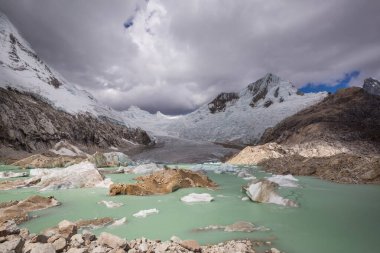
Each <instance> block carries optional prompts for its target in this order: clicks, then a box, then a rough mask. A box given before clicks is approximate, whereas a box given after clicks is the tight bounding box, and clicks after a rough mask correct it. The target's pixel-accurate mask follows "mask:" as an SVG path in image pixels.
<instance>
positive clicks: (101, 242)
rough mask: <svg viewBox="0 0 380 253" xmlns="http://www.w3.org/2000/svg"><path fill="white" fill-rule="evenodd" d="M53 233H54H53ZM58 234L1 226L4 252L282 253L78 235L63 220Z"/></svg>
mask: <svg viewBox="0 0 380 253" xmlns="http://www.w3.org/2000/svg"><path fill="white" fill-rule="evenodd" d="M50 231H51V230H50ZM55 231H56V232H55V233H50V234H31V233H29V231H28V230H27V229H26V228H22V229H20V228H19V227H18V226H17V225H16V223H15V222H14V221H13V220H10V221H6V222H4V223H2V224H0V252H15V253H55V252H67V253H90V252H92V253H123V252H128V253H140V252H141V253H145V252H152V253H153V252H154V253H161V252H172V253H175V252H183V253H185V252H204V253H207V252H209V253H219V252H226V253H227V252H242V253H254V252H256V251H255V247H261V246H264V245H265V246H266V247H268V249H267V250H266V251H265V252H268V253H280V251H279V250H277V249H276V248H270V247H271V242H263V241H251V240H231V241H226V242H221V243H218V244H213V245H205V246H201V245H199V243H198V242H197V241H195V240H181V239H180V238H178V237H176V236H172V238H171V239H170V240H169V241H161V240H149V239H146V238H139V239H134V240H129V241H127V240H126V239H123V238H120V237H118V236H115V235H112V234H110V233H106V232H103V233H101V234H100V235H99V236H96V235H94V234H93V233H91V232H90V231H88V230H83V231H82V233H78V227H77V225H76V224H75V223H72V222H70V221H66V220H64V221H61V222H60V223H59V224H58V227H57V230H55Z"/></svg>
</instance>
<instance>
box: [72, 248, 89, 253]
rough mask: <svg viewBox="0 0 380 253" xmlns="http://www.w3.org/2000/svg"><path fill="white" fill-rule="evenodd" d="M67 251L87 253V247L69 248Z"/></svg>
mask: <svg viewBox="0 0 380 253" xmlns="http://www.w3.org/2000/svg"><path fill="white" fill-rule="evenodd" d="M67 253H88V249H85V248H80V249H77V248H70V249H69V250H68V251H67Z"/></svg>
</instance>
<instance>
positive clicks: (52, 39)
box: [0, 0, 380, 114]
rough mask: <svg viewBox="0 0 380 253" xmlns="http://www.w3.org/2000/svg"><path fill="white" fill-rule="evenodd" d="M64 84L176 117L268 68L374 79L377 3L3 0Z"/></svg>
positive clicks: (290, 75) (301, 81) (116, 103)
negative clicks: (353, 73)
mask: <svg viewBox="0 0 380 253" xmlns="http://www.w3.org/2000/svg"><path fill="white" fill-rule="evenodd" d="M0 10H1V11H2V12H4V13H5V14H6V15H7V16H8V17H9V18H10V19H11V21H12V22H13V23H14V24H15V25H16V26H17V28H18V29H19V30H20V32H21V33H22V34H23V35H24V37H25V38H26V39H27V40H28V41H29V42H30V43H31V45H32V47H33V48H34V49H35V50H36V51H37V53H38V54H39V55H40V56H41V58H43V59H44V60H45V61H47V62H48V63H49V64H50V65H51V66H53V67H54V68H55V69H56V70H58V71H59V72H60V73H62V75H63V76H64V77H65V78H66V79H67V80H69V81H71V82H73V83H75V84H77V85H78V86H80V87H82V88H83V89H86V90H88V91H90V92H91V93H93V94H94V96H95V97H96V98H97V99H98V100H100V101H102V102H104V103H106V104H108V105H110V106H112V107H114V108H115V109H118V110H124V109H127V108H128V107H129V106H130V105H137V106H139V107H142V108H144V109H147V110H149V111H152V112H154V111H157V110H160V111H162V112H164V113H169V114H176V113H185V112H189V111H192V110H194V109H195V108H197V107H198V106H199V105H201V104H203V103H205V102H207V101H209V100H210V99H211V98H212V97H214V96H215V95H216V94H218V93H219V92H221V91H239V90H240V89H242V88H244V87H245V86H246V85H248V84H249V83H250V82H252V81H255V80H256V79H258V78H260V77H261V76H263V75H265V74H266V73H267V72H272V73H276V74H277V75H279V76H281V77H282V78H284V79H287V80H291V81H292V82H293V83H294V84H295V85H296V86H297V87H301V86H304V85H306V84H310V83H312V84H324V85H329V84H331V85H336V80H340V79H342V78H344V77H345V76H346V75H347V73H352V72H353V71H357V72H359V73H360V74H359V75H358V76H357V77H355V78H352V79H350V83H349V84H348V85H360V84H361V83H362V80H363V79H364V78H366V77H368V76H372V77H374V78H380V33H379V27H380V15H379V13H380V1H375V0H362V1H356V0H331V1H319V0H289V1H276V0H256V1H248V0H241V1H228V0H209V1H202V0H190V1H176V0H165V1H161V0H150V1H137V0H136V1H121V0H113V1H100V0H91V1H90V0H87V1H85V0H80V1H78V0H65V1H59V0H18V1H7V0H0Z"/></svg>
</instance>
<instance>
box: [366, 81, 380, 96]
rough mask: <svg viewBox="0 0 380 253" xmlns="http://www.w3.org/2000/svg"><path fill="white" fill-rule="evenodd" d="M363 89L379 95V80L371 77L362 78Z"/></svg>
mask: <svg viewBox="0 0 380 253" xmlns="http://www.w3.org/2000/svg"><path fill="white" fill-rule="evenodd" d="M363 89H364V90H365V91H366V92H368V93H369V94H372V95H376V96H380V82H379V81H378V80H376V79H373V78H367V79H365V80H364V84H363Z"/></svg>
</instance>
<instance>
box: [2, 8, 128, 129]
mask: <svg viewBox="0 0 380 253" xmlns="http://www.w3.org/2000/svg"><path fill="white" fill-rule="evenodd" d="M0 87H3V88H6V87H12V88H16V89H17V90H19V91H26V92H31V93H34V94H38V95H40V96H41V97H43V98H44V99H45V100H48V101H49V102H50V103H51V104H52V105H54V106H55V107H56V108H58V109H61V110H64V111H66V112H68V113H72V114H76V113H79V112H89V113H91V114H93V115H95V116H104V117H107V118H110V119H113V120H116V121H119V122H123V119H122V118H121V117H120V116H119V113H118V112H116V111H114V110H112V109H111V108H110V107H108V106H106V105H103V104H101V103H99V102H98V101H97V100H96V99H95V98H94V97H93V96H92V95H91V94H90V93H88V92H86V91H84V90H80V89H78V88H77V87H76V86H75V85H73V84H71V83H70V82H68V81H67V80H65V79H64V78H63V77H62V76H61V75H60V74H59V73H57V72H56V71H55V70H54V69H52V68H51V67H50V66H48V65H47V64H46V63H45V62H44V61H43V60H41V59H40V58H39V57H38V55H37V54H36V53H35V52H34V50H33V49H32V48H31V46H30V45H29V43H28V42H27V41H26V40H25V39H24V38H23V37H22V36H21V35H20V33H19V32H18V31H17V29H16V28H15V27H14V26H13V24H12V23H11V22H10V21H9V19H8V18H7V17H6V15H5V14H3V13H1V12H0Z"/></svg>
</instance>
